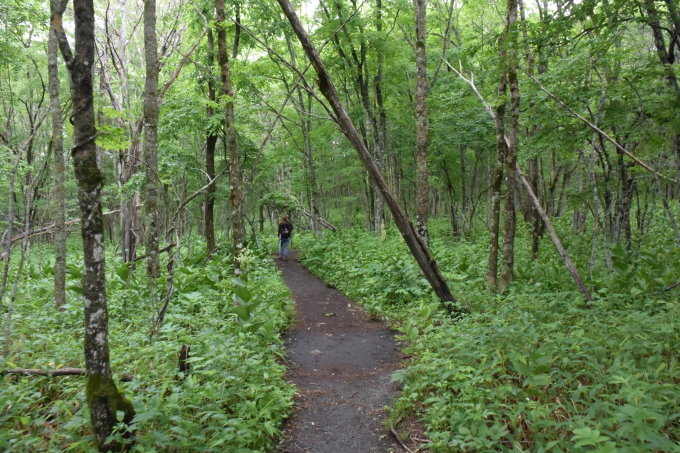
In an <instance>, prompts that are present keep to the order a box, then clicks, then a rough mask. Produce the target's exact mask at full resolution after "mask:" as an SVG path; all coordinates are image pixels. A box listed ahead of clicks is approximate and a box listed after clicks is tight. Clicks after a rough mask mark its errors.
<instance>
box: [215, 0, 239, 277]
mask: <svg viewBox="0 0 680 453" xmlns="http://www.w3.org/2000/svg"><path fill="white" fill-rule="evenodd" d="M215 11H216V15H217V17H216V19H217V59H218V61H219V64H220V78H221V80H222V93H221V94H222V96H224V97H225V98H226V102H225V106H224V116H225V130H226V134H225V135H226V142H227V149H228V150H229V187H230V191H229V203H230V208H231V224H232V239H233V244H234V272H235V273H236V274H237V275H238V274H240V273H241V266H240V263H239V255H240V254H241V249H242V248H243V240H244V236H245V234H244V231H243V221H242V219H241V217H242V213H241V190H240V189H241V172H240V170H239V162H238V144H237V142H236V128H235V127H234V90H233V89H232V86H231V70H230V69H229V54H228V51H227V30H226V23H225V11H224V0H216V1H215Z"/></svg>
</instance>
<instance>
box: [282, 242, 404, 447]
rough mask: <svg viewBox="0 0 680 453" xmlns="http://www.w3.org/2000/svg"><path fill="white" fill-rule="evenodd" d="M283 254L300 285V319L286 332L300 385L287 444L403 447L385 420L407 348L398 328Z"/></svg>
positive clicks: (291, 279) (290, 279)
mask: <svg viewBox="0 0 680 453" xmlns="http://www.w3.org/2000/svg"><path fill="white" fill-rule="evenodd" d="M296 258H297V251H296V250H291V253H290V257H289V260H288V261H281V260H277V261H276V262H277V266H278V267H279V269H281V272H282V274H283V279H284V281H285V282H286V285H288V287H289V288H290V290H291V291H292V293H293V299H294V300H295V302H296V308H297V323H296V324H295V326H294V327H293V329H292V330H290V331H289V332H288V333H287V334H286V346H287V348H288V350H289V355H288V358H289V361H290V364H289V373H288V379H289V380H290V381H292V382H293V383H294V384H295V385H296V386H297V388H298V394H297V395H296V400H295V403H296V407H295V410H294V414H293V416H292V417H291V418H290V419H289V420H288V422H287V423H286V426H285V427H284V429H285V433H286V436H285V440H284V441H283V445H282V448H281V450H280V451H281V452H288V453H302V452H304V453H367V452H381V453H382V452H390V451H393V452H400V451H403V450H402V448H401V447H400V446H399V445H398V444H397V443H396V442H395V440H394V438H393V437H392V436H391V435H390V434H389V429H388V428H385V427H384V425H383V422H384V420H385V418H386V414H385V411H384V407H385V406H387V405H390V404H391V403H392V401H393V400H394V398H395V397H396V396H397V393H398V390H399V387H398V385H397V384H391V383H390V377H391V375H392V373H393V372H394V370H396V369H397V368H399V362H400V360H401V357H402V356H401V353H400V351H399V348H398V347H397V345H396V343H395V340H394V334H393V332H392V331H391V330H389V329H388V328H387V327H385V326H384V325H383V324H382V323H380V322H370V321H368V320H367V318H366V314H365V312H364V311H363V309H362V308H361V307H359V306H358V305H357V304H355V303H354V302H352V301H351V300H349V299H347V298H346V297H345V296H343V295H342V294H341V293H340V292H339V291H338V290H335V289H332V288H328V287H327V286H326V285H325V284H324V283H323V282H322V281H321V280H320V279H319V278H317V277H315V276H314V275H312V274H311V273H310V272H309V271H308V270H307V269H305V268H304V267H303V266H302V265H301V264H300V263H299V262H298V261H297V259H296Z"/></svg>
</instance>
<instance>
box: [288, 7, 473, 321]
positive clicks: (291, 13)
mask: <svg viewBox="0 0 680 453" xmlns="http://www.w3.org/2000/svg"><path fill="white" fill-rule="evenodd" d="M278 2H279V5H281V8H282V9H283V12H284V14H285V15H286V17H287V18H288V20H289V21H290V23H291V25H292V27H293V29H294V31H295V34H296V35H297V37H298V39H299V40H300V43H301V44H302V47H303V49H304V50H305V53H306V54H307V56H308V57H309V59H310V61H311V63H312V65H313V66H314V69H315V70H316V73H317V75H318V78H319V82H318V83H319V90H320V91H321V93H322V94H323V95H324V97H325V98H326V99H327V100H328V102H329V103H330V105H331V107H332V109H333V111H334V113H335V115H336V121H337V123H338V125H339V126H340V128H341V129H342V131H343V133H344V134H345V136H346V137H347V139H348V140H349V141H350V143H352V146H354V149H355V150H356V151H357V154H359V158H360V159H361V162H362V163H363V164H364V167H365V168H366V170H367V171H368V174H369V175H370V177H371V179H372V180H373V183H374V184H375V185H376V187H377V188H378V189H379V190H380V193H381V195H382V196H383V199H384V200H385V203H386V204H387V206H388V207H389V209H390V211H391V212H392V216H393V217H394V221H395V223H396V225H397V228H399V231H400V232H401V235H402V237H403V238H404V241H405V242H406V244H407V245H408V247H409V249H410V250H411V253H412V254H413V257H414V258H415V260H416V262H417V263H418V265H419V266H420V268H421V269H422V271H423V273H424V274H425V278H426V279H427V280H428V282H429V283H430V285H431V286H432V289H433V290H434V292H435V294H436V295H437V296H439V298H440V299H441V300H442V301H445V302H447V301H448V302H455V299H454V297H453V295H452V294H451V291H450V290H449V287H448V285H447V284H446V281H445V280H444V277H443V275H442V274H441V272H440V270H439V267H438V266H437V262H436V260H435V259H434V256H433V255H432V254H431V253H430V251H429V249H428V247H427V244H425V242H424V241H422V240H420V235H419V234H418V233H417V232H416V230H415V228H414V227H413V224H412V223H411V222H410V221H409V219H408V217H407V216H406V214H405V213H404V211H403V210H402V209H401V206H399V203H398V202H397V200H396V199H395V198H394V197H393V196H392V193H391V192H390V191H389V189H388V187H387V184H386V183H385V180H384V179H383V176H382V174H381V173H380V172H379V171H378V168H377V167H376V165H375V163H374V162H373V159H372V158H371V155H370V153H369V152H368V149H367V148H366V146H365V144H364V142H363V141H362V139H361V136H360V135H359V133H358V131H357V130H356V128H355V127H354V124H353V123H352V120H351V119H350V117H349V115H348V114H347V111H346V110H345V108H344V106H343V105H342V102H341V101H340V96H339V95H338V92H337V90H336V89H335V86H334V85H333V82H332V81H331V78H330V76H329V75H328V72H326V68H325V67H324V65H323V62H322V61H321V58H320V57H319V54H318V53H317V51H316V49H315V48H314V45H313V44H312V41H311V40H310V39H309V36H308V35H307V32H306V31H305V30H304V28H303V27H302V24H301V23H300V19H298V17H297V14H296V13H295V10H294V9H293V7H292V5H291V4H290V1H289V0H278ZM450 309H451V311H453V312H456V313H460V309H459V308H458V307H456V306H453V305H452V306H450Z"/></svg>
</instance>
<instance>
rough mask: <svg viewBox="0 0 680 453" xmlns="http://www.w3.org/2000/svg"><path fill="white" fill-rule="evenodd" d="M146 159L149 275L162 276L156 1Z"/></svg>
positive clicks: (149, 12)
mask: <svg viewBox="0 0 680 453" xmlns="http://www.w3.org/2000/svg"><path fill="white" fill-rule="evenodd" d="M144 54H145V57H146V83H145V85H144V158H145V160H146V197H145V198H146V199H145V200H144V210H145V211H146V218H145V221H146V228H145V232H144V240H145V242H146V275H147V277H149V278H158V277H160V275H161V270H160V267H161V264H160V257H159V256H158V184H159V183H160V181H159V178H158V41H157V40H156V0H144Z"/></svg>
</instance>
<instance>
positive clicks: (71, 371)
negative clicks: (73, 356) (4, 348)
mask: <svg viewBox="0 0 680 453" xmlns="http://www.w3.org/2000/svg"><path fill="white" fill-rule="evenodd" d="M4 374H20V375H24V376H83V375H84V374H85V370H84V369H83V368H59V369H58V370H39V369H34V368H17V369H12V370H2V371H0V375H4ZM118 377H119V378H120V380H121V381H122V382H131V381H132V380H133V379H134V378H135V377H134V376H133V375H132V374H119V375H118Z"/></svg>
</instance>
